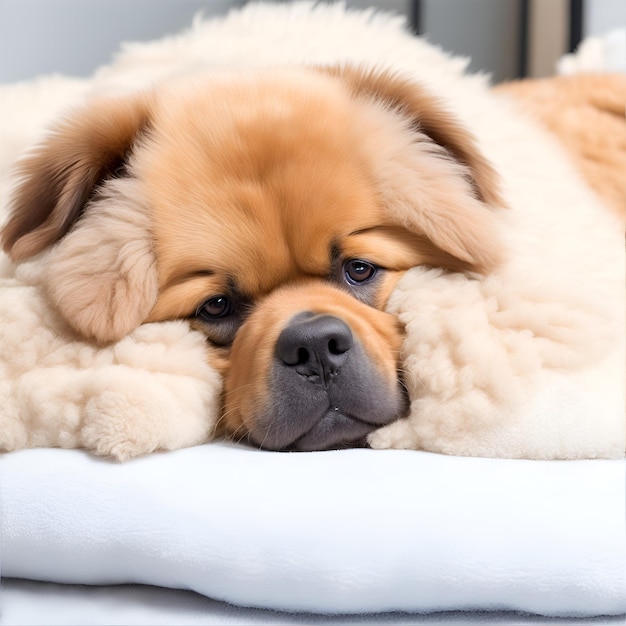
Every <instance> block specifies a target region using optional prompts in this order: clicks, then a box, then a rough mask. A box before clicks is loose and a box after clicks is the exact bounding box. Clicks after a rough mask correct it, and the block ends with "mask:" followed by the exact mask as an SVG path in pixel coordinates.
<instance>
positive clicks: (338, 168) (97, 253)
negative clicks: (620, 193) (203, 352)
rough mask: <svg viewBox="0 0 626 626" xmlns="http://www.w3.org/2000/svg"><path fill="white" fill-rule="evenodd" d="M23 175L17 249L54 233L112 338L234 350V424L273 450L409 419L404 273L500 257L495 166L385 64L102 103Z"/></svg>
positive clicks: (55, 138) (268, 76) (227, 402)
mask: <svg viewBox="0 0 626 626" xmlns="http://www.w3.org/2000/svg"><path fill="white" fill-rule="evenodd" d="M20 173H21V176H22V181H21V184H20V186H19V188H18V190H17V192H16V194H15V197H14V201H13V205H12V214H11V218H10V220H9V221H8V223H7V224H6V226H5V228H4V230H3V232H2V242H3V246H4V249H5V250H6V251H7V252H8V253H9V254H10V255H11V256H12V258H13V259H15V260H16V261H20V260H23V259H26V258H28V257H31V256H33V255H35V254H37V253H39V252H41V251H43V250H44V249H46V248H48V247H50V246H52V245H53V244H56V246H55V248H54V249H53V250H52V252H51V254H50V257H49V261H48V263H49V265H48V268H49V269H48V276H47V289H48V293H49V297H50V299H51V301H52V302H53V304H54V305H55V306H56V307H58V309H59V310H60V312H61V313H62V315H63V316H64V317H65V319H66V320H67V322H68V323H69V324H70V325H71V326H72V327H73V328H74V329H75V330H76V331H77V332H78V333H79V334H80V335H82V336H84V337H85V338H87V339H89V340H94V341H96V342H112V341H116V340H119V339H121V338H122V337H124V336H125V335H126V334H127V333H129V332H130V331H132V330H133V329H134V328H136V327H137V326H138V325H140V324H142V323H144V322H148V321H161V320H169V319H176V318H187V319H190V320H192V322H193V326H194V327H196V328H199V329H201V330H203V331H204V332H205V333H206V336H207V338H208V340H209V341H210V342H211V343H212V344H214V345H216V346H220V347H221V348H220V349H221V352H222V353H223V354H222V358H221V359H220V362H219V364H217V365H218V366H219V367H220V368H221V370H222V372H223V375H224V389H225V393H224V409H223V420H222V423H223V425H224V426H225V428H226V431H227V432H229V433H231V434H234V435H236V436H237V437H244V436H249V438H250V440H251V441H252V442H253V443H254V444H255V445H259V446H263V447H267V448H270V449H292V450H314V449H323V448H332V447H339V446H345V445H359V444H360V443H361V442H363V441H364V437H365V435H366V434H367V433H369V432H370V431H372V430H373V429H375V428H377V427H379V426H381V425H382V424H386V423H389V422H391V421H393V420H395V419H397V418H399V417H402V416H404V415H405V414H406V413H407V411H408V398H407V396H406V393H405V390H404V387H403V385H402V380H401V375H400V374H399V363H400V346H401V341H402V328H401V327H400V326H399V324H398V322H397V320H396V319H395V318H393V317H392V316H391V315H389V314H387V313H385V312H383V309H384V307H385V303H386V301H387V298H388V296H389V294H390V293H391V291H392V290H393V288H394V285H395V284H396V282H397V280H398V279H399V277H400V276H401V275H402V274H403V272H405V271H406V270H407V269H409V268H411V267H413V266H415V265H419V264H427V265H435V266H440V267H443V268H446V269H448V270H451V271H464V272H486V271H489V270H490V269H491V268H492V267H493V266H494V265H495V264H497V263H498V260H499V256H500V247H499V244H498V242H497V237H496V235H495V224H494V220H495V219H496V213H495V212H494V209H496V208H497V207H500V206H502V201H501V198H500V195H499V190H498V186H497V177H496V175H495V173H494V171H493V169H492V167H491V166H490V165H489V164H488V163H487V162H486V160H485V159H484V158H483V157H482V155H481V154H480V153H479V152H478V151H477V149H476V147H475V145H474V142H473V139H472V137H471V136H470V134H469V133H468V132H467V131H466V130H465V129H464V128H463V127H462V126H460V125H459V124H458V123H457V122H456V121H455V119H453V118H452V117H451V116H450V115H449V114H448V113H446V112H445V111H444V110H442V108H441V106H440V105H439V104H438V102H437V100H436V99H434V98H433V97H431V96H430V95H429V94H427V93H425V92H424V90H423V89H422V88H420V86H419V85H415V84H411V83H408V82H406V81H404V80H403V79H401V78H398V77H395V76H394V75H392V74H389V73H386V72H369V71H362V70H359V69H351V68H344V69H313V68H311V69H276V70H267V71H258V72H255V73H240V74H236V75H233V74H214V75H211V76H205V77H195V78H186V79H182V80H179V81H178V82H176V83H175V84H169V85H167V86H162V87H159V88H156V89H154V90H152V91H149V92H146V93H141V94H138V95H134V96H129V97H127V98H122V99H100V100H94V101H93V102H91V103H90V104H89V105H88V106H87V107H86V108H84V109H83V110H79V111H76V112H74V113H73V114H72V115H71V116H69V117H68V118H67V119H66V120H65V121H63V122H62V123H60V124H59V125H58V126H57V127H56V128H55V129H54V130H53V132H52V133H51V134H50V135H49V137H48V138H47V139H46V140H45V141H44V143H43V144H42V145H41V146H40V147H39V148H38V149H37V150H36V151H35V152H33V153H32V154H31V155H30V156H28V157H27V158H26V159H25V160H24V161H23V162H22V163H21V166H20ZM59 240H60V241H59ZM57 242H59V243H57Z"/></svg>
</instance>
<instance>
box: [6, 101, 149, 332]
mask: <svg viewBox="0 0 626 626" xmlns="http://www.w3.org/2000/svg"><path fill="white" fill-rule="evenodd" d="M149 109H150V103H149V98H148V96H147V95H138V96H134V97H131V98H128V97H127V98H123V99H117V98H102V99H96V100H94V101H92V102H90V103H88V104H87V105H86V106H85V107H83V108H82V109H80V110H78V111H75V112H73V113H72V114H71V115H70V116H68V117H67V118H65V119H64V120H63V121H61V122H60V123H58V124H57V125H56V127H54V128H53V129H52V131H51V133H50V134H49V135H48V136H47V138H46V139H45V140H44V142H43V143H42V144H41V145H40V146H38V147H37V148H36V149H35V150H34V151H33V152H32V153H30V154H29V155H28V156H26V157H25V158H24V159H23V160H22V161H21V162H20V163H19V164H18V174H19V175H20V177H21V180H20V183H19V185H18V187H17V189H16V191H15V193H14V196H13V201H12V206H11V216H10V219H9V221H8V222H7V224H6V225H5V227H4V229H3V230H2V245H3V248H4V249H5V250H6V251H7V252H8V253H9V255H10V256H11V257H12V258H13V259H14V260H16V261H22V260H24V259H26V258H28V257H31V256H34V255H35V254H37V253H39V252H41V251H42V250H44V249H45V248H47V247H49V246H51V245H52V244H54V243H55V242H56V241H57V240H59V239H61V241H60V243H59V244H58V245H57V246H56V247H54V248H53V249H52V250H51V253H50V256H49V257H48V258H47V259H46V288H47V290H48V294H49V296H50V299H51V300H52V301H53V303H54V304H55V305H56V306H57V307H58V309H59V310H60V312H61V313H62V315H63V316H64V317H65V319H66V320H67V321H68V322H69V323H70V325H71V326H72V327H73V328H74V329H75V330H77V331H78V332H79V333H80V334H81V335H83V336H85V337H88V338H91V339H95V340H96V341H99V342H108V341H114V340H118V339H120V338H122V337H123V336H124V335H126V334H127V333H128V332H130V331H131V330H133V329H134V328H135V327H137V326H138V325H139V324H141V323H142V322H143V321H144V320H145V319H146V318H147V316H148V314H149V312H150V310H151V309H152V307H153V306H154V303H155V301H156V298H157V295H158V284H157V273H156V264H155V259H154V253H153V252H152V242H151V234H150V229H151V225H150V218H149V215H148V212H147V209H146V207H145V205H144V204H143V203H142V200H141V197H140V194H138V193H137V188H136V181H135V180H134V179H133V178H132V176H121V177H120V178H119V179H118V178H117V177H116V176H115V170H116V169H118V168H120V167H122V166H124V165H125V164H126V159H127V158H128V157H129V155H130V153H131V152H132V149H133V145H134V144H135V143H136V142H137V140H138V137H139V136H140V135H141V133H142V131H143V130H144V129H146V127H147V126H148V125H149ZM83 213H84V215H83ZM79 218H80V219H79Z"/></svg>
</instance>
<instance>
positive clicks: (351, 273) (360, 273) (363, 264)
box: [343, 259, 378, 285]
mask: <svg viewBox="0 0 626 626" xmlns="http://www.w3.org/2000/svg"><path fill="white" fill-rule="evenodd" d="M377 271H378V268H377V267H376V265H374V264H373V263H370V262H369V261H363V260H362V259H348V260H347V261H346V262H345V263H344V264H343V275H344V278H345V280H346V281H347V282H349V283H350V284H351V285H362V284H364V283H367V282H369V281H370V280H372V278H374V276H376V272H377Z"/></svg>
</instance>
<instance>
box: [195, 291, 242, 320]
mask: <svg viewBox="0 0 626 626" xmlns="http://www.w3.org/2000/svg"><path fill="white" fill-rule="evenodd" d="M233 308H234V307H233V303H232V300H231V299H230V298H228V297H227V296H223V295H218V296H213V297H212V298H209V299H208V300H205V301H204V302H203V303H202V304H201V305H200V306H199V307H198V308H197V309H196V317H199V318H200V319H202V320H204V321H205V322H212V321H215V320H220V319H223V318H225V317H228V316H229V315H231V314H232V312H233Z"/></svg>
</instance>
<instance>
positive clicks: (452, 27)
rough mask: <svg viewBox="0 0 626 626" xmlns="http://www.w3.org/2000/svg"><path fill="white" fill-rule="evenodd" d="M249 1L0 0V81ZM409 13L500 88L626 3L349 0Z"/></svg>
mask: <svg viewBox="0 0 626 626" xmlns="http://www.w3.org/2000/svg"><path fill="white" fill-rule="evenodd" d="M244 4H246V1H245V0H0V83H7V82H14V81H18V80H26V79H29V78H33V77H35V76H38V75H41V74H49V73H62V74H66V75H70V76H79V77H85V76H89V75H90V74H91V73H92V72H93V70H94V69H95V68H96V67H98V66H100V65H102V64H105V63H108V62H109V61H110V59H111V56H112V55H113V53H114V52H115V51H116V50H118V49H119V46H120V44H121V43H122V42H124V41H145V40H150V39H156V38H159V37H162V36H164V35H167V34H172V33H176V32H178V31H180V30H182V29H184V28H186V27H188V26H189V25H190V24H191V21H192V19H193V17H194V16H195V15H196V14H198V13H200V12H202V13H203V14H204V15H205V16H207V17H208V16H215V15H223V14H226V13H227V12H228V11H230V10H231V9H233V8H237V7H240V6H243V5H244ZM346 4H347V6H348V7H354V8H366V7H375V8H377V9H383V10H386V11H392V12H394V13H397V14H401V15H403V16H405V18H406V20H407V23H408V25H409V27H410V28H411V29H412V30H413V32H415V33H419V34H422V35H425V36H426V37H427V38H428V40H429V41H431V42H433V43H436V44H438V45H440V46H441V47H443V48H444V49H446V50H448V51H450V52H455V53H457V54H460V55H463V56H469V57H470V58H471V59H472V62H471V65H470V69H472V70H475V71H478V70H481V71H485V72H488V73H490V74H491V76H492V78H493V81H494V82H500V81H503V80H508V79H512V78H517V77H524V76H533V77H540V76H548V75H551V74H553V73H554V69H555V63H556V61H557V60H558V59H559V58H560V57H561V56H562V55H563V54H564V53H567V52H569V51H572V50H575V49H576V47H577V46H578V44H579V42H580V41H581V39H583V38H584V37H587V36H590V35H603V34H605V33H606V32H608V31H609V30H611V29H614V28H617V27H621V28H624V27H625V26H626V2H625V0H347V2H346Z"/></svg>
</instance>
